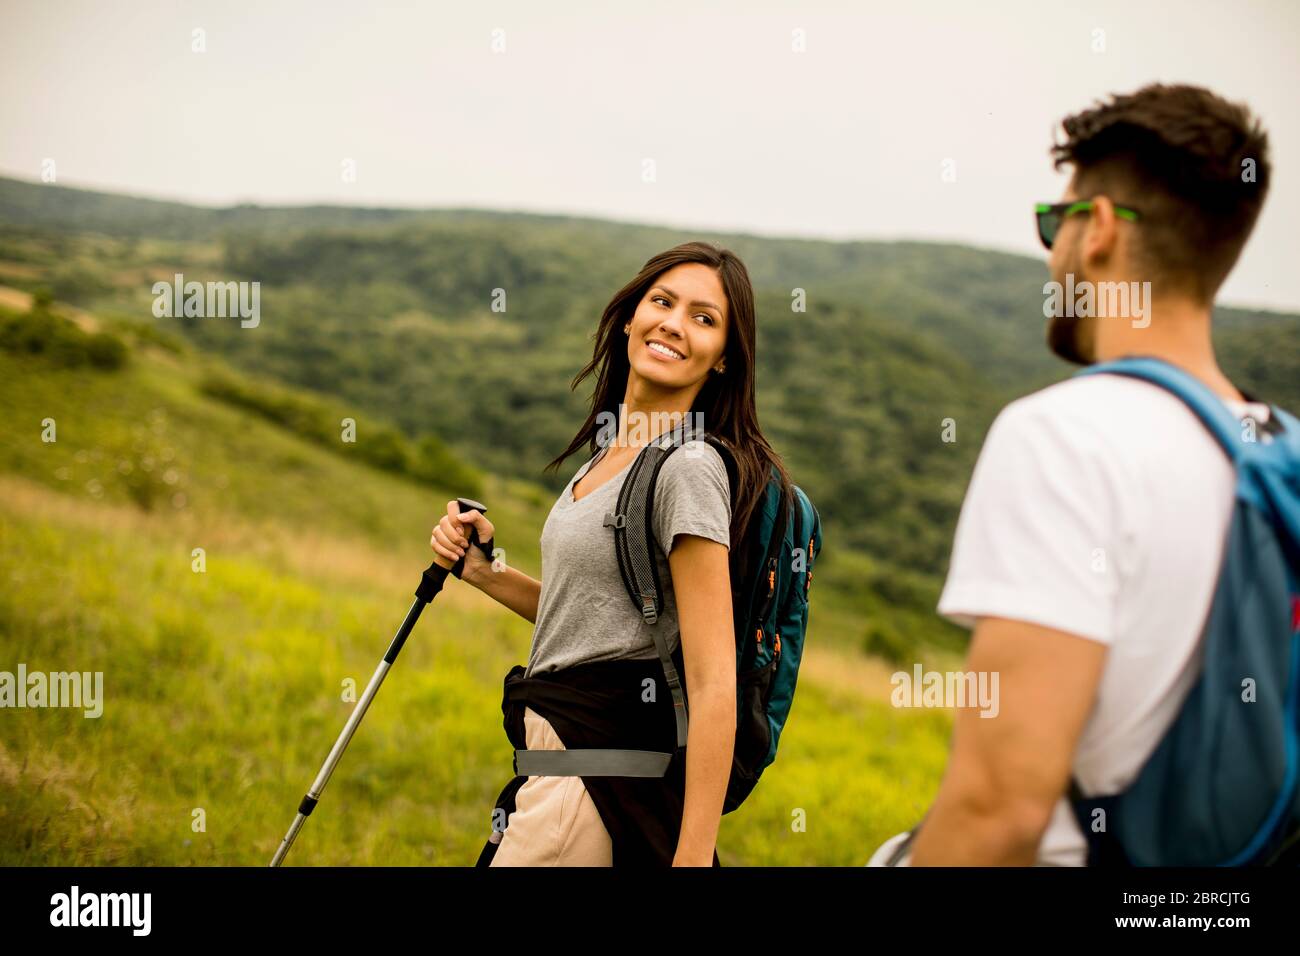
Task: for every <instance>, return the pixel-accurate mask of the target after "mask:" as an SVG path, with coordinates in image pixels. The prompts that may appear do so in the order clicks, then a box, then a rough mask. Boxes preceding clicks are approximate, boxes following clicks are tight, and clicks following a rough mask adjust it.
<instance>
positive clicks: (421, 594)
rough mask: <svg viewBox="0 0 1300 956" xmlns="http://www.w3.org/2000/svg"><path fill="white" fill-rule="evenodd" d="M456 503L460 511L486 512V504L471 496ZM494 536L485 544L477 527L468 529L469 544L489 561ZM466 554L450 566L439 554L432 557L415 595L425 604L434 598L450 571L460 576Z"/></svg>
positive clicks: (457, 500) (459, 499)
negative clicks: (444, 562) (445, 563)
mask: <svg viewBox="0 0 1300 956" xmlns="http://www.w3.org/2000/svg"><path fill="white" fill-rule="evenodd" d="M456 504H457V505H459V507H460V513H461V514H464V513H465V512H466V511H477V512H478V513H479V514H484V515H485V514H487V505H485V504H483V502H481V501H475V500H474V499H473V498H457V499H456ZM495 541H496V538H492V539H491V540H490V541H488V542H487V543H486V544H482V543H480V542H479V540H478V529H477V528H473V527H471V528H470V529H469V546H470V547H471V548H478V549H479V550H480V551H482V552H483V556H484V557H485V558H487V559H488V560H489V561H491V560H492V546H493V543H494V542H495ZM466 557H468V554H466V555H462V556H461V557H460V558H459V559H458V560H457V561H456V563H455V564H453V565H452V566H451V567H446V566H445V565H443V564H442V563H441V562H442V561H443V560H445V559H444V558H443V557H442V556H441V555H438V556H436V557H435V558H434V559H433V563H432V564H430V565H429V566H428V567H427V568H425V569H424V574H423V575H422V576H421V578H420V586H419V587H418V588H416V589H415V596H416V597H417V598H419V599H420V600H421V601H424V602H425V603H426V604H427V603H429V602H430V601H432V600H433V599H434V596H435V595H437V593H438V592H439V591H441V590H442V585H443V583H444V582H445V581H446V580H447V575H448V574H449V573H450V574H452V575H454V576H455V577H456V578H460V576H461V574H462V573H464V570H465V558H466Z"/></svg>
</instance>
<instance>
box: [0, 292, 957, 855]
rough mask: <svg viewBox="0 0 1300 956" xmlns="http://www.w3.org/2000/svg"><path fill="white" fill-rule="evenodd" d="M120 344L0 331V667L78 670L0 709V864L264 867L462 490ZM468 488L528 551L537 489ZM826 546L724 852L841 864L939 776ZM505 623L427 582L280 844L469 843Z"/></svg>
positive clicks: (914, 808) (163, 350) (531, 568)
mask: <svg viewBox="0 0 1300 956" xmlns="http://www.w3.org/2000/svg"><path fill="white" fill-rule="evenodd" d="M10 304H11V305H13V304H14V303H12V302H11V303H10ZM0 305H3V303H0ZM10 314H11V315H12V314H13V313H12V311H11V312H10ZM79 318H81V319H82V320H85V321H88V322H90V323H92V324H93V322H94V319H93V317H88V316H80V317H79ZM126 339H127V341H129V342H130V348H129V359H128V361H127V362H126V364H125V365H124V366H123V367H121V368H118V369H116V370H98V369H94V368H86V367H76V368H69V367H61V366H60V365H58V364H56V363H52V362H51V361H50V360H49V359H48V358H46V357H42V356H32V355H24V354H15V353H11V352H4V351H0V405H2V407H3V409H4V416H3V428H0V670H9V671H11V672H15V671H16V669H17V665H18V664H19V662H23V663H25V664H26V666H27V669H28V671H29V672H32V671H47V672H48V671H64V670H78V671H102V672H103V674H104V701H103V714H102V716H101V717H99V718H93V719H88V718H85V717H83V716H82V712H81V711H80V710H72V709H56V708H45V709H12V710H6V711H5V712H3V713H2V714H0V833H2V834H3V835H4V836H3V839H0V864H4V865H86V864H107V865H249V866H262V865H265V864H266V863H267V862H268V861H269V860H270V857H271V855H272V853H273V852H274V850H275V848H276V847H277V846H278V844H279V841H280V839H281V837H282V836H283V834H284V831H285V829H286V827H287V826H288V824H289V823H290V821H291V820H292V818H293V815H294V812H295V810H296V807H297V804H298V801H299V799H300V798H301V796H302V794H303V793H304V792H305V790H306V788H307V786H308V785H309V784H310V783H311V781H312V779H313V777H314V776H315V774H316V772H317V770H318V769H319V766H320V764H321V762H322V761H323V759H324V757H325V755H326V753H327V752H328V750H329V747H330V746H331V745H332V743H333V741H334V739H335V737H336V735H337V734H338V731H339V730H340V729H341V727H342V725H343V723H344V721H345V720H346V718H347V715H348V713H349V709H350V707H351V706H352V705H351V703H349V702H347V701H345V700H344V692H343V691H344V686H345V682H347V681H349V680H350V681H353V682H355V687H356V694H358V695H359V694H360V692H361V690H362V689H363V688H364V686H365V684H366V682H367V680H368V679H369V677H370V675H371V673H372V672H373V670H374V667H375V665H376V664H377V663H378V660H379V658H380V656H381V655H382V653H383V651H384V649H385V647H386V646H387V642H388V640H389V639H390V637H391V635H392V633H393V631H394V630H395V629H396V627H397V626H398V624H399V623H400V622H401V619H402V616H403V615H404V613H405V611H406V609H407V608H408V607H409V605H410V602H411V600H412V592H413V590H414V587H415V585H416V583H417V582H418V579H419V574H420V571H421V570H422V568H423V567H425V566H426V565H427V564H428V562H429V560H430V558H431V554H432V552H431V551H430V550H429V548H428V535H429V528H430V526H431V524H432V522H433V520H434V518H435V517H436V516H437V515H438V514H440V513H441V511H442V509H443V508H444V507H445V502H446V500H447V499H448V498H450V497H453V496H454V495H455V494H456V493H458V492H459V491H460V489H458V488H443V487H437V486H436V485H435V484H434V483H432V482H429V481H421V480H417V479H414V478H412V477H411V476H409V475H400V474H394V473H391V472H387V471H384V470H380V469H378V468H376V467H373V466H372V465H371V464H368V463H367V462H365V461H363V460H361V459H360V458H359V457H357V456H355V455H351V454H350V453H349V452H348V451H347V450H346V449H344V448H342V446H340V448H336V449H330V448H327V447H323V446H322V445H321V444H320V443H319V442H314V441H310V440H308V439H306V438H304V437H301V436H300V435H297V434H295V433H294V432H292V431H290V430H289V429H287V428H285V427H283V426H281V425H278V424H276V423H275V422H273V421H270V420H267V419H266V418H265V417H264V416H259V415H257V414H256V413H255V412H253V411H251V410H249V409H247V408H242V407H237V406H235V405H232V404H230V403H226V402H223V401H221V400H220V399H219V398H217V397H215V396H213V395H211V394H208V393H207V392H205V391H204V389H203V382H204V380H205V376H208V375H210V373H211V366H210V360H208V359H207V358H205V357H203V356H201V355H199V354H198V353H195V352H194V351H192V350H191V349H190V348H188V347H185V346H181V345H179V344H178V343H167V342H162V343H159V342H154V341H150V340H149V338H148V337H147V336H144V335H142V334H139V335H135V336H132V335H131V334H126ZM47 419H53V421H54V427H55V428H56V440H55V441H53V442H47V441H43V440H42V430H43V429H44V428H46V424H43V423H45V422H46V420H47ZM361 440H364V434H363V435H362V436H359V441H361ZM578 464H579V463H578V462H576V461H574V462H572V463H571V467H570V469H569V470H570V472H571V470H572V468H576V467H577V465H578ZM482 494H483V500H484V501H485V502H486V503H487V505H488V507H489V515H490V516H491V517H492V518H493V519H494V521H495V523H496V527H497V540H498V544H500V545H502V546H503V547H505V548H506V549H507V560H508V561H510V563H511V564H513V565H515V566H518V567H520V568H522V569H523V570H525V571H527V572H528V573H530V574H532V575H534V576H537V575H538V574H539V573H540V565H539V559H538V545H537V537H538V534H539V532H540V528H541V525H542V522H543V520H544V518H545V515H546V512H547V510H548V509H549V507H550V504H551V501H552V500H553V494H552V493H551V492H547V491H544V490H542V489H541V488H540V487H538V486H537V485H534V484H531V483H528V482H525V481H519V480H506V479H501V478H498V477H494V476H492V475H490V474H488V475H485V476H484V478H483V491H482ZM827 545H828V550H827V559H826V564H825V568H826V573H825V575H823V574H822V565H819V569H818V575H817V582H816V586H814V588H813V591H812V613H811V625H810V630H809V638H808V642H809V644H808V646H809V650H808V652H807V657H806V662H805V665H804V668H803V671H802V674H801V680H800V683H799V689H798V693H797V695H796V700H795V705H794V709H793V712H792V715H791V720H790V723H789V724H788V726H787V728H786V731H785V733H784V735H783V737H782V745H781V750H780V753H779V755H778V758H777V761H776V762H775V763H774V764H773V765H772V766H771V767H769V768H768V770H767V772H766V773H765V775H764V777H763V780H762V781H761V782H760V784H759V786H758V788H757V790H756V791H755V793H754V794H753V796H751V798H750V799H749V800H748V801H747V803H746V805H745V806H744V807H742V808H741V809H740V810H738V811H736V812H735V813H733V814H730V815H728V816H726V817H724V818H723V822H722V829H721V834H720V837H719V845H718V852H719V856H720V858H721V860H722V862H723V864H724V865H742V866H765V865H794V866H802V865H860V864H862V863H864V862H865V861H866V859H867V858H868V856H869V855H870V853H871V852H872V850H873V849H874V848H875V847H876V846H877V845H878V844H879V843H880V842H881V841H882V840H883V839H885V838H886V837H888V836H889V835H891V834H893V833H895V832H897V831H898V830H899V829H902V828H904V827H906V826H907V825H909V824H910V823H912V822H914V821H915V820H916V818H917V817H918V816H919V815H920V813H921V812H922V811H923V809H924V807H925V806H926V805H927V804H928V802H929V800H930V798H931V797H932V796H933V793H934V792H935V790H936V788H937V786H938V782H939V778H940V775H941V773H942V768H943V762H944V755H945V752H946V745H947V739H948V735H949V732H950V728H951V718H950V714H948V713H947V712H944V711H927V710H900V709H895V708H893V707H891V706H890V705H889V701H888V696H889V690H890V685H889V674H890V672H891V671H892V670H893V669H894V666H893V665H889V664H886V663H884V662H883V661H882V660H879V659H877V658H875V657H871V656H867V655H865V654H863V653H862V650H861V646H860V644H861V634H862V628H863V623H864V622H863V620H862V619H861V616H860V613H859V611H858V609H857V608H856V607H855V605H854V603H853V601H852V599H851V596H849V594H848V591H847V588H848V584H849V582H850V581H851V580H852V577H853V575H854V574H855V573H858V572H859V571H861V570H863V567H864V566H865V565H864V562H865V561H866V559H865V558H862V557H861V556H858V557H853V556H848V557H846V558H845V560H844V561H842V562H841V563H839V564H836V563H835V559H834V557H833V552H834V549H835V541H834V540H833V539H831V538H830V537H829V536H828V539H827ZM195 549H202V561H203V569H202V570H201V571H197V570H195V566H196V565H195V562H196V557H195ZM855 562H856V564H855ZM899 620H901V621H902V624H900V623H899ZM900 626H904V627H905V626H906V618H905V617H904V618H901V619H898V620H894V621H893V622H892V623H891V624H890V627H893V628H897V627H900ZM530 635H531V625H530V624H529V623H528V622H526V621H524V620H523V619H521V618H518V617H516V616H514V615H512V614H511V613H510V612H509V611H507V610H505V609H504V608H502V607H500V606H499V605H497V604H495V603H494V602H492V601H491V600H490V599H488V598H486V597H485V596H483V595H481V594H480V593H478V592H477V591H474V590H473V589H471V588H468V587H466V586H462V585H460V584H459V582H456V581H454V580H449V581H448V584H447V587H446V588H445V590H444V591H443V593H442V594H441V595H439V597H438V598H437V599H436V600H435V602H434V603H433V604H432V605H430V607H429V608H427V609H426V610H425V612H424V616H423V618H422V620H421V621H420V623H419V625H418V626H417V628H416V630H415V632H414V633H413V635H412V637H411V639H410V640H409V641H408V642H407V644H406V647H405V649H404V650H403V652H402V656H401V658H400V659H399V660H398V663H397V665H396V667H395V668H394V669H393V670H392V671H391V672H390V674H389V676H388V678H387V680H386V682H385V684H384V687H383V689H382V691H381V692H380V693H379V695H378V697H377V698H376V700H375V702H374V704H373V705H372V707H371V709H370V711H369V713H368V714H367V716H366V718H365V720H364V721H363V722H362V724H361V727H360V729H359V731H358V733H357V735H356V736H355V737H354V739H353V741H352V743H351V745H350V746H349V748H348V750H347V752H346V754H345V756H344V757H343V760H342V762H341V763H340V765H339V767H338V769H337V770H336V772H335V774H334V777H333V778H332V780H331V782H330V784H329V786H328V787H327V788H326V791H325V794H324V797H323V798H322V801H321V804H320V806H319V807H318V808H317V810H316V812H315V813H314V814H313V816H312V817H311V818H310V820H309V821H308V822H307V824H306V826H305V827H304V829H303V831H302V833H301V835H300V836H299V839H298V841H297V843H296V845H295V846H294V849H293V851H292V853H291V854H290V856H289V858H288V861H287V863H288V865H376V864H385V865H453V866H459V865H470V864H472V863H473V862H474V860H475V859H476V857H477V855H478V852H479V850H480V848H481V847H482V845H483V841H484V839H485V838H486V836H487V834H488V832H489V829H490V812H491V808H492V805H493V802H494V801H495V798H496V796H497V794H498V793H499V791H500V789H501V787H502V786H504V785H505V783H506V782H507V781H508V780H509V778H510V774H511V770H510V747H509V744H508V742H507V740H506V738H505V734H504V732H503V730H502V727H501V710H500V695H501V680H502V678H503V677H504V675H505V673H506V672H507V670H509V668H510V667H511V666H512V665H513V664H515V663H518V662H522V661H524V660H526V656H527V653H528V645H529V639H530ZM934 653H935V654H937V655H940V657H939V658H938V659H936V660H935V661H934V662H932V664H931V666H943V665H944V664H945V663H947V664H948V665H951V663H952V661H951V660H949V659H948V658H946V657H944V656H942V655H943V654H944V653H945V652H939V651H935V652H934ZM800 816H802V817H803V818H804V819H806V830H803V831H802V832H796V830H795V829H794V828H793V827H792V821H793V820H795V819H796V818H797V817H800ZM200 824H201V825H200Z"/></svg>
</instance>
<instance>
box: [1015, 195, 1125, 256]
mask: <svg viewBox="0 0 1300 956" xmlns="http://www.w3.org/2000/svg"><path fill="white" fill-rule="evenodd" d="M1092 207H1093V202H1092V200H1091V199H1080V200H1077V201H1075V202H1058V203H1045V202H1040V203H1038V204H1037V205H1035V206H1034V215H1036V216H1037V217H1038V238H1039V239H1040V240H1041V241H1042V243H1043V248H1045V249H1050V248H1052V241H1053V240H1054V239H1055V238H1056V233H1057V232H1058V231H1059V230H1060V228H1061V223H1062V222H1064V221H1065V217H1066V216H1072V215H1074V214H1075V213H1076V212H1088V211H1090V210H1091V209H1092ZM1114 209H1115V215H1117V216H1119V217H1120V218H1121V219H1127V220H1128V221H1129V222H1137V220H1138V211H1137V210H1136V209H1129V208H1127V207H1125V206H1115V207H1114Z"/></svg>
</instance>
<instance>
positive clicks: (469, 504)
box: [271, 498, 492, 867]
mask: <svg viewBox="0 0 1300 956" xmlns="http://www.w3.org/2000/svg"><path fill="white" fill-rule="evenodd" d="M457 501H458V504H459V507H460V510H461V511H470V510H477V511H478V512H479V513H480V514H487V507H486V506H485V505H483V504H482V503H481V502H478V501H475V500H473V499H472V498H459V499H457ZM468 537H469V543H470V545H471V546H477V547H478V548H480V549H481V550H482V551H483V553H484V556H485V557H486V558H487V559H488V560H489V561H490V560H492V547H491V545H492V543H491V542H488V543H487V544H480V543H479V541H478V532H477V531H476V529H474V528H470V529H469V535H468ZM442 560H444V559H440V558H434V560H433V563H432V564H430V565H429V567H428V568H426V569H425V571H424V574H423V575H422V576H421V578H420V585H419V587H417V588H416V589H415V603H414V604H412V605H411V609H410V610H409V611H407V612H406V619H405V620H404V621H402V626H401V627H399V628H398V629H397V633H396V634H395V635H393V640H392V643H390V644H389V645H388V651H387V652H386V653H385V654H384V659H383V660H381V661H380V662H379V666H378V667H376V668H375V672H374V674H372V675H371V677H370V683H369V684H367V685H366V689H365V692H364V693H362V695H361V699H360V700H358V701H357V706H355V707H353V708H352V713H351V714H350V715H349V716H348V722H347V723H346V724H344V725H343V730H342V732H341V733H340V734H339V737H338V740H336V741H334V746H333V748H331V749H330V753H329V756H328V757H326V758H325V763H324V765H323V766H322V767H321V768H320V773H318V774H316V780H315V782H314V783H312V785H311V789H310V790H308V791H307V795H306V796H305V797H303V798H302V803H300V804H298V815H297V816H296V817H294V820H293V823H292V824H291V825H290V826H289V832H288V833H286V834H285V835H284V839H283V840H281V841H280V847H279V849H277V850H276V851H275V856H273V857H272V858H271V866H273V867H274V866H279V865H280V864H281V863H282V862H283V861H284V858H285V856H286V855H287V854H288V852H289V848H290V847H292V846H293V841H294V840H296V839H297V838H298V831H299V830H301V829H302V825H303V824H304V823H306V822H307V818H308V817H309V816H311V812H312V811H313V810H314V809H316V804H317V803H318V802H319V801H320V795H321V792H322V791H324V789H325V784H327V783H329V779H330V775H331V774H333V773H334V768H335V767H336V766H338V762H339V759H340V758H341V757H342V756H343V751H344V750H346V749H347V746H348V742H349V741H351V740H352V735H353V734H354V733H356V731H357V726H358V725H359V724H360V723H361V718H363V717H364V716H366V710H367V709H368V708H369V707H370V702H371V701H372V700H374V698H375V694H377V693H379V685H380V684H382V683H383V682H384V677H385V676H386V675H387V674H388V670H389V668H391V667H392V666H393V663H394V662H395V661H396V660H397V655H398V654H400V653H401V652H402V645H403V644H405V643H406V639H407V637H409V636H410V633H411V629H412V628H414V627H415V622H416V621H418V620H419V619H420V612H421V611H423V610H424V606H425V605H426V604H428V603H429V602H430V601H432V600H433V599H434V598H435V597H436V596H437V595H438V592H439V591H441V590H442V585H443V582H445V581H446V579H447V575H448V574H449V573H453V574H455V576H456V577H460V574H461V570H462V569H463V568H464V566H465V558H464V557H463V556H462V557H461V558H460V560H458V561H456V562H455V564H453V565H451V566H449V567H443V566H442V563H441V561H442Z"/></svg>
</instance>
